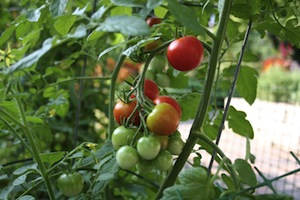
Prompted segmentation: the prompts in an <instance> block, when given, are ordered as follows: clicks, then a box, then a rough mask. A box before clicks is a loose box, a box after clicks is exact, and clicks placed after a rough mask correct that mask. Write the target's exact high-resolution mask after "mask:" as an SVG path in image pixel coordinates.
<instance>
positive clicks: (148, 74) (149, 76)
mask: <svg viewBox="0 0 300 200" xmlns="http://www.w3.org/2000/svg"><path fill="white" fill-rule="evenodd" d="M145 78H146V79H150V80H152V81H154V80H155V72H154V71H153V70H152V69H147V72H146V76H145Z"/></svg>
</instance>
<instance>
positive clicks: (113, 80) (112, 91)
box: [108, 45, 127, 138]
mask: <svg viewBox="0 0 300 200" xmlns="http://www.w3.org/2000/svg"><path fill="white" fill-rule="evenodd" d="M126 48H127V45H125V47H124V49H123V50H125V49H126ZM122 52H123V51H122ZM125 58H126V55H124V54H120V55H119V58H118V61H117V63H116V67H115V69H114V71H113V73H112V76H111V83H110V88H109V105H108V119H109V124H108V138H111V134H112V132H113V130H114V124H115V121H114V114H113V109H114V103H115V92H116V83H117V78H118V75H119V72H120V69H121V66H122V63H123V61H124V60H125Z"/></svg>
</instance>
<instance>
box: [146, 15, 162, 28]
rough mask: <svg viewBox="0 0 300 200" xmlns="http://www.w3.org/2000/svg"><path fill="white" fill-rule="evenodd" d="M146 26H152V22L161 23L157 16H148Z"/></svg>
mask: <svg viewBox="0 0 300 200" xmlns="http://www.w3.org/2000/svg"><path fill="white" fill-rule="evenodd" d="M146 22H147V24H148V26H150V27H151V26H153V25H154V24H160V23H161V19H160V18H158V17H148V18H147V20H146Z"/></svg>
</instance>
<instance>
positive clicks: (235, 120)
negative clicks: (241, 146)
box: [227, 106, 254, 139]
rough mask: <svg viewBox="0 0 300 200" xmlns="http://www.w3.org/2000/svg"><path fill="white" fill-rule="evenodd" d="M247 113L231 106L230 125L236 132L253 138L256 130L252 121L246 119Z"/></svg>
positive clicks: (228, 118)
mask: <svg viewBox="0 0 300 200" xmlns="http://www.w3.org/2000/svg"><path fill="white" fill-rule="evenodd" d="M246 116H247V114H246V113H245V112H243V111H237V110H236V109H235V108H234V107H232V106H230V108H229V112H228V116H227V120H228V126H229V128H231V129H232V130H233V131H234V132H235V133H237V134H239V135H241V136H245V137H249V138H250V139H253V137H254V132H253V128H252V126H251V124H250V122H249V121H248V120H247V119H246Z"/></svg>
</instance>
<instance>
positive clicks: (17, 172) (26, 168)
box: [13, 163, 38, 175]
mask: <svg viewBox="0 0 300 200" xmlns="http://www.w3.org/2000/svg"><path fill="white" fill-rule="evenodd" d="M30 172H38V168H37V164H36V163H34V164H32V165H25V166H23V167H19V168H18V169H16V170H15V171H14V173H13V174H14V175H22V174H25V173H30Z"/></svg>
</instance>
